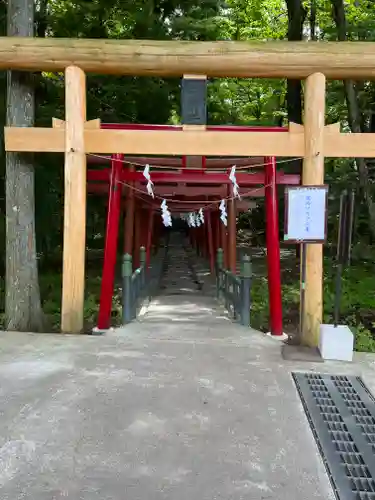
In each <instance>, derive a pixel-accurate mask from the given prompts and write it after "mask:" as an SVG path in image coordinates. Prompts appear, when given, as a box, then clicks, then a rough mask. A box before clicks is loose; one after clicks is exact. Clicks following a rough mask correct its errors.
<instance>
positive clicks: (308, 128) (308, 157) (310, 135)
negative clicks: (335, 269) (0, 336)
mask: <svg viewBox="0 0 375 500" xmlns="http://www.w3.org/2000/svg"><path fill="white" fill-rule="evenodd" d="M325 88H326V78H325V76H324V75H323V74H322V73H314V74H312V75H310V76H309V77H308V78H307V79H306V83H305V110H304V126H305V157H304V160H303V171H302V184H303V185H305V186H311V185H312V186H319V185H323V184H324V153H323V145H324V121H325V120H324V114H325ZM301 257H302V258H303V259H306V260H305V262H306V277H305V300H304V308H303V311H302V325H303V326H302V339H301V340H302V343H303V344H304V345H307V346H311V347H315V346H317V345H318V342H319V330H320V324H321V323H322V319H323V245H322V244H320V243H310V244H306V245H305V255H302V256H301Z"/></svg>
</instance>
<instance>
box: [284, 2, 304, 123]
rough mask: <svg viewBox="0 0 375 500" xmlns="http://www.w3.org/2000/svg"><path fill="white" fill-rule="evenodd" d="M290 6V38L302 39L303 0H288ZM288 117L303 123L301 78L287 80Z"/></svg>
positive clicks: (291, 120) (287, 3)
mask: <svg viewBox="0 0 375 500" xmlns="http://www.w3.org/2000/svg"><path fill="white" fill-rule="evenodd" d="M286 5H287V8H288V40H289V41H300V40H302V33H303V23H304V22H305V18H306V10H305V9H304V7H303V5H302V1H301V0H286ZM287 103H288V119H289V121H290V122H294V123H302V102H301V80H288V82H287Z"/></svg>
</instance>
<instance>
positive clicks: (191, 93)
mask: <svg viewBox="0 0 375 500" xmlns="http://www.w3.org/2000/svg"><path fill="white" fill-rule="evenodd" d="M206 95H207V80H206V79H201V78H183V79H182V83H181V121H182V123H183V124H184V125H206V123H207V102H206V101H207V99H206Z"/></svg>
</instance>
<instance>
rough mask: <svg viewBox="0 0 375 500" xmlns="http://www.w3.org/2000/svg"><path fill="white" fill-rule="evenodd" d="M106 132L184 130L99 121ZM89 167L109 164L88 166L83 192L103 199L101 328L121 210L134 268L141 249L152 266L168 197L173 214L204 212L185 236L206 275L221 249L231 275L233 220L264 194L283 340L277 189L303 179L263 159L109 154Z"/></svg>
mask: <svg viewBox="0 0 375 500" xmlns="http://www.w3.org/2000/svg"><path fill="white" fill-rule="evenodd" d="M101 128H103V129H123V130H124V129H127V130H139V129H143V130H169V131H171V140H173V131H175V130H182V129H183V127H182V126H181V125H177V126H173V125H139V124H101ZM205 128H206V130H216V131H227V132H228V131H238V130H241V131H248V132H250V133H251V132H252V131H263V132H267V131H272V132H275V131H279V132H287V131H288V129H287V128H282V127H248V126H245V127H238V126H209V125H208V126H206V127H205ZM87 161H88V163H89V164H91V165H93V164H100V165H101V166H102V165H103V166H104V165H105V164H106V163H107V166H106V167H105V168H101V169H89V170H88V172H87V180H88V192H89V193H92V194H100V195H108V212H107V225H106V236H105V250H104V263H103V275H102V284H101V294H100V307H99V316H98V329H99V330H104V329H107V328H109V327H110V319H111V310H112V299H113V290H114V282H115V269H116V257H117V245H118V234H119V225H120V216H121V208H122V207H123V208H124V209H125V226H124V232H125V237H124V253H128V254H131V255H132V256H133V263H134V267H135V268H137V267H138V266H139V249H140V247H141V246H144V247H145V248H146V263H147V265H149V263H150V256H151V249H152V246H153V245H154V244H155V243H156V241H157V239H158V235H159V234H160V229H161V217H160V213H161V212H160V202H161V200H160V199H161V198H163V199H166V200H167V203H168V207H169V210H170V211H171V212H172V215H173V213H175V212H178V213H181V212H191V211H197V210H199V209H200V208H203V210H204V213H205V224H204V225H202V226H200V227H199V228H193V229H191V231H190V235H191V240H192V242H193V243H194V244H195V245H199V246H200V247H201V250H202V251H203V252H204V254H205V255H206V256H207V257H208V258H209V261H210V269H211V272H212V273H214V272H215V255H216V253H217V249H218V248H222V249H223V251H224V263H225V266H226V267H227V268H228V269H229V270H230V271H231V272H233V273H236V267H237V248H236V216H237V213H238V212H245V211H247V210H249V208H252V207H253V206H255V204H254V200H252V198H258V197H263V196H264V197H265V208H266V246H267V266H268V289H269V311H270V322H269V323H270V331H271V333H272V334H273V335H282V333H283V321H282V295H281V277H280V244H279V220H278V198H277V184H281V185H298V184H300V176H299V175H296V174H286V173H284V172H282V171H280V170H277V168H276V159H275V158H274V157H267V158H262V157H258V158H244V157H241V158H218V157H215V158H206V157H140V156H132V157H130V156H126V155H124V154H117V155H113V156H112V157H111V158H106V157H101V156H99V155H89V156H88V158H87ZM146 165H149V166H150V169H151V179H152V182H153V183H154V193H155V195H156V197H158V199H152V198H151V197H150V196H149V195H148V194H147V189H146V184H147V181H146V179H145V177H144V176H143V169H144V167H145V166H146ZM233 165H236V169H237V172H236V179H237V183H238V185H239V187H240V194H241V200H235V199H234V198H233V191H232V187H233V186H232V182H231V181H230V179H229V175H228V174H229V171H230V168H231V167H232V166H233ZM221 199H227V212H228V226H227V227H225V226H224V225H223V224H222V223H221V222H220V216H219V203H220V201H221Z"/></svg>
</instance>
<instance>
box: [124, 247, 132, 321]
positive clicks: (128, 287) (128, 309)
mask: <svg viewBox="0 0 375 500" xmlns="http://www.w3.org/2000/svg"><path fill="white" fill-rule="evenodd" d="M132 274H133V263H132V256H131V255H130V254H128V253H126V254H125V255H124V256H123V257H122V322H123V324H125V323H129V322H130V321H131V320H132V319H133V317H132V316H133V315H132V310H133V307H132V306H133V304H132V298H133V295H132Z"/></svg>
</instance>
